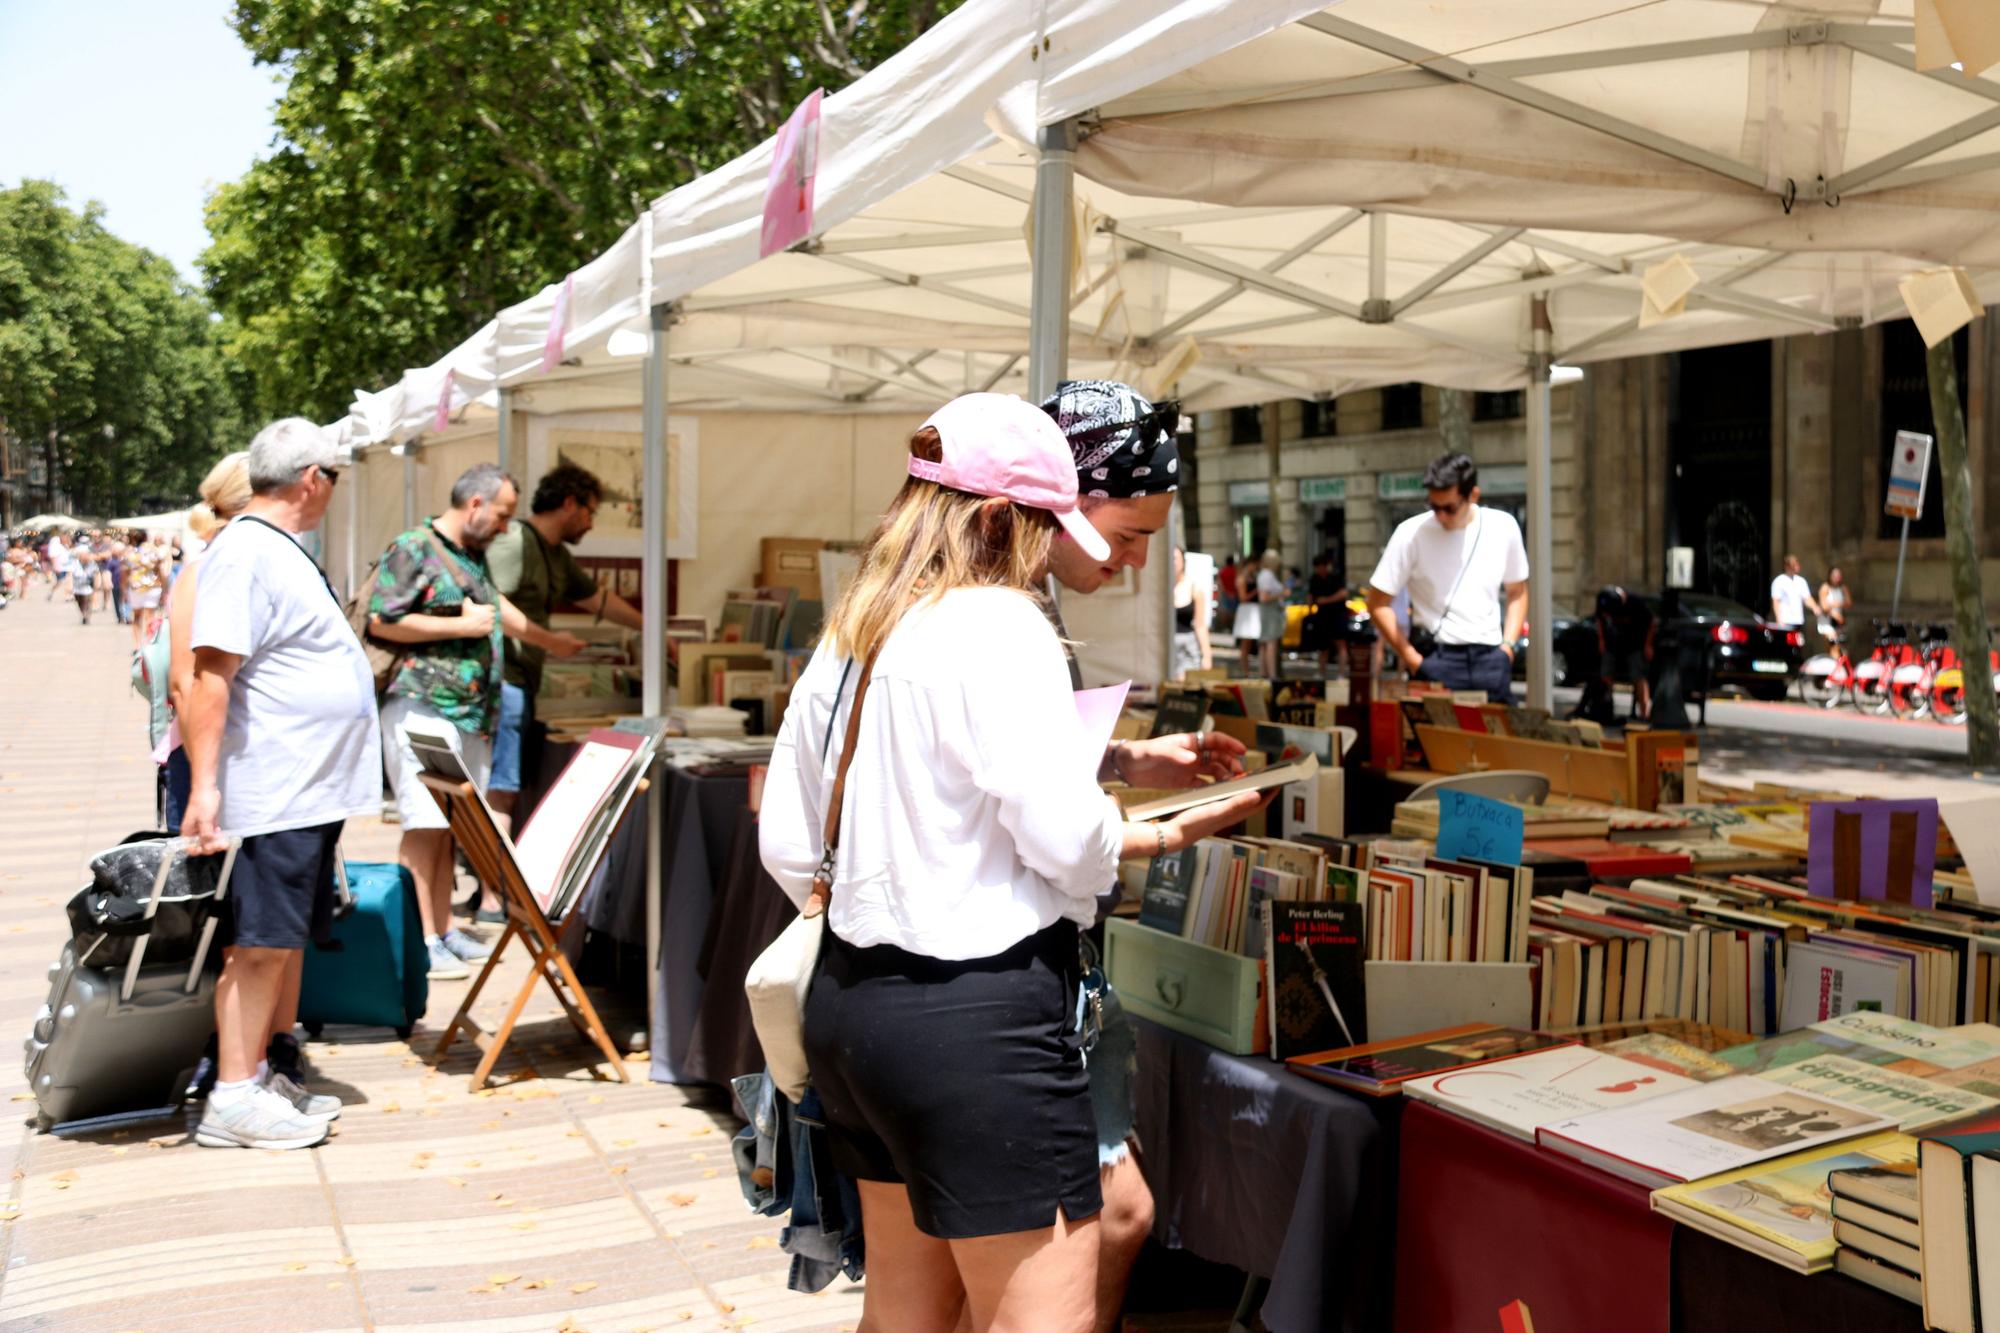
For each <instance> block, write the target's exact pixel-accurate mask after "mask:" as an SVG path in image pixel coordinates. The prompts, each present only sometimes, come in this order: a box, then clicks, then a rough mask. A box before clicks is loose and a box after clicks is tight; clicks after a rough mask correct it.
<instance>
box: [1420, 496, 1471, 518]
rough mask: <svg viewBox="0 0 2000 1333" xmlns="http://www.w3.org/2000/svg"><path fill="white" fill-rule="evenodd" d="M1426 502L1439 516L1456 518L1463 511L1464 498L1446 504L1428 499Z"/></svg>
mask: <svg viewBox="0 0 2000 1333" xmlns="http://www.w3.org/2000/svg"><path fill="white" fill-rule="evenodd" d="M1428 503H1429V505H1430V507H1431V512H1432V513H1433V514H1436V515H1437V516H1438V517H1439V518H1457V517H1458V516H1459V515H1460V514H1462V513H1464V512H1465V501H1464V500H1454V501H1453V502H1452V503H1450V504H1448V505H1441V504H1439V503H1438V502H1437V501H1435V500H1431V501H1428Z"/></svg>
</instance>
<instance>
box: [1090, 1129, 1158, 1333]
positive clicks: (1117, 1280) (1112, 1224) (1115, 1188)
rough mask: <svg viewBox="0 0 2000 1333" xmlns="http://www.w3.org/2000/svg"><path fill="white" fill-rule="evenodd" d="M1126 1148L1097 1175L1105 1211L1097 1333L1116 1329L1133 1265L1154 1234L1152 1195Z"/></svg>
mask: <svg viewBox="0 0 2000 1333" xmlns="http://www.w3.org/2000/svg"><path fill="white" fill-rule="evenodd" d="M1129 1146H1130V1145H1129V1144H1128V1145H1127V1147H1128V1151H1127V1152H1126V1155H1125V1160H1124V1161H1122V1162H1119V1163H1118V1164H1117V1165H1116V1166H1108V1167H1106V1168H1104V1170H1103V1171H1101V1172H1099V1173H1098V1180H1099V1181H1100V1183H1101V1188H1102V1189H1103V1191H1104V1211H1103V1212H1101V1213H1099V1214H1098V1215H1097V1231H1098V1237H1097V1333H1114V1331H1115V1330H1116V1329H1117V1327H1118V1321H1119V1316H1120V1315H1122V1314H1123V1313H1124V1310H1125V1285H1126V1283H1127V1282H1129V1281H1130V1280H1131V1277H1132V1265H1133V1264H1134V1263H1136V1262H1138V1259H1139V1251H1140V1250H1142V1249H1144V1248H1145V1245H1146V1237H1148V1236H1150V1235H1152V1234H1153V1191H1152V1189H1151V1188H1149V1187H1148V1186H1147V1184H1146V1174H1145V1172H1144V1171H1142V1170H1140V1168H1139V1159H1138V1157H1137V1156H1135V1155H1134V1154H1133V1153H1131V1152H1130V1151H1129Z"/></svg>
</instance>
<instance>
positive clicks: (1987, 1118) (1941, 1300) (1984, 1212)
mask: <svg viewBox="0 0 2000 1333" xmlns="http://www.w3.org/2000/svg"><path fill="white" fill-rule="evenodd" d="M1917 1227H1918V1232H1919V1242H1918V1244H1917V1245H1916V1246H1915V1247H1913V1248H1914V1250H1915V1253H1914V1254H1909V1253H1904V1254H1902V1257H1904V1258H1909V1259H1914V1260H1915V1262H1916V1266H1917V1272H1918V1273H1919V1274H1920V1275H1921V1277H1922V1287H1923V1301H1924V1324H1925V1326H1926V1327H1928V1328H1935V1329H1941V1330H1943V1333H1982V1331H1983V1330H1991V1329H1994V1328H2000V1115H1993V1114H1987V1115H1983V1116H1975V1117H1972V1118H1969V1119H1967V1120H1962V1121H1958V1122H1956V1123H1954V1124H1952V1125H1950V1126H1948V1127H1945V1128H1944V1129H1941V1130H1939V1131H1938V1132H1937V1133H1934V1134H1927V1135H1925V1136H1924V1139H1923V1142H1922V1144H1921V1147H1920V1149H1919V1154H1918V1159H1917ZM1855 1239H1857V1240H1859V1239H1861V1237H1860V1236H1859V1235H1858V1233H1857V1235H1856V1236H1855ZM1868 1239H1869V1240H1870V1241H1871V1242H1873V1239H1874V1238H1873V1237H1869V1238H1868ZM1857 1248H1858V1247H1857ZM1880 1248H1881V1247H1880V1245H1879V1244H1878V1245H1877V1246H1876V1249H1875V1250H1873V1251H1871V1254H1876V1255H1879V1252H1880ZM1896 1266H1898V1267H1901V1265H1896ZM1905 1271H1908V1270H1907V1269H1905Z"/></svg>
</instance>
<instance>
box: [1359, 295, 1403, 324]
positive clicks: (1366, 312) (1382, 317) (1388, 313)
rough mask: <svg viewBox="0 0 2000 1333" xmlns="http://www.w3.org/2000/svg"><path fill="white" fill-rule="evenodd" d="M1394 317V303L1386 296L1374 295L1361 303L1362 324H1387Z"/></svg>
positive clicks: (1392, 320)
mask: <svg viewBox="0 0 2000 1333" xmlns="http://www.w3.org/2000/svg"><path fill="white" fill-rule="evenodd" d="M1395 318H1396V311H1395V305H1394V303H1393V302H1391V301H1390V300H1389V299H1388V298H1387V297H1383V296H1376V297H1371V298H1370V299H1368V300H1366V301H1363V302H1362V303H1361V322H1362V323H1363V324H1389V323H1393V322H1394V321H1395Z"/></svg>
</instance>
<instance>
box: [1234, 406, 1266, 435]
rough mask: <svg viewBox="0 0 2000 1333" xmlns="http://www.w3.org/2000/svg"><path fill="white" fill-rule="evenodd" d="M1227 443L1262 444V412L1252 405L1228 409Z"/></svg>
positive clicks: (1259, 408)
mask: <svg viewBox="0 0 2000 1333" xmlns="http://www.w3.org/2000/svg"><path fill="white" fill-rule="evenodd" d="M1229 442H1230V443H1231V444H1262V443H1263V442H1264V410H1263V409H1262V408H1261V407H1258V406H1257V405H1256V404H1255V403H1252V404H1251V405H1250V406H1248V407H1232V408H1230V409H1229Z"/></svg>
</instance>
